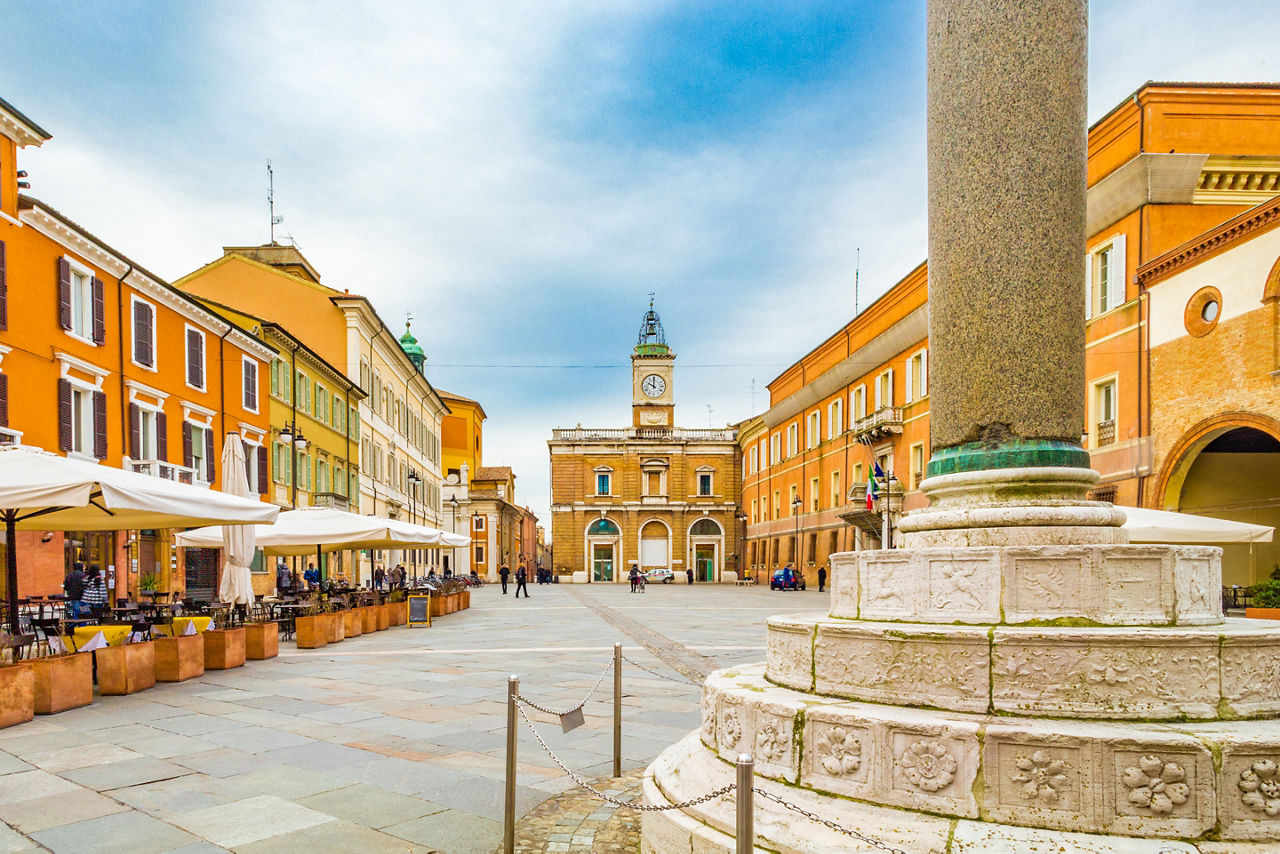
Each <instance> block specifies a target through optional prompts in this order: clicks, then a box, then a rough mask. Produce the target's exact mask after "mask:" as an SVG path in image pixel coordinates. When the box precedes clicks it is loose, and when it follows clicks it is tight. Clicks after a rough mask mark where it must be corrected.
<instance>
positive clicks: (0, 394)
mask: <svg viewBox="0 0 1280 854" xmlns="http://www.w3.org/2000/svg"><path fill="white" fill-rule="evenodd" d="M8 426H9V375H8V374H0V427H8Z"/></svg>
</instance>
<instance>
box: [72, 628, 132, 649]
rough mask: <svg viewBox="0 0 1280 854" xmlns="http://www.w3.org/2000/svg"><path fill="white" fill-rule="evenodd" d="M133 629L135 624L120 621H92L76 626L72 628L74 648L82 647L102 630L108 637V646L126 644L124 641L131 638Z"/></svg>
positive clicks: (105, 636)
mask: <svg viewBox="0 0 1280 854" xmlns="http://www.w3.org/2000/svg"><path fill="white" fill-rule="evenodd" d="M131 631H133V626H131V625H128V624H120V623H108V624H106V625H103V624H101V623H92V624H89V625H85V626H75V627H73V628H72V629H71V639H72V644H73V648H74V649H81V648H82V647H83V646H84V645H85V644H87V643H88V642H89V641H91V640H93V637H94V635H96V634H98V632H102V636H103V637H104V638H106V641H107V646H124V642H125V641H126V640H128V639H129V633H130V632H131Z"/></svg>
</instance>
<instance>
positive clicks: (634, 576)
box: [630, 563, 640, 593]
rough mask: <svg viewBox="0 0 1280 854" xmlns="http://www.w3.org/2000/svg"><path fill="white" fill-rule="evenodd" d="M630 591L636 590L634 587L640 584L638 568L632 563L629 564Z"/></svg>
mask: <svg viewBox="0 0 1280 854" xmlns="http://www.w3.org/2000/svg"><path fill="white" fill-rule="evenodd" d="M630 578H631V592H632V593H635V592H636V587H637V586H639V584H640V570H639V569H638V568H637V567H636V565H635V564H634V563H633V564H631V576H630Z"/></svg>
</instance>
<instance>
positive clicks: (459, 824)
mask: <svg viewBox="0 0 1280 854" xmlns="http://www.w3.org/2000/svg"><path fill="white" fill-rule="evenodd" d="M383 832H384V833H389V834H391V835H393V836H398V837H400V838H401V839H407V840H408V841H410V842H416V843H418V844H420V845H424V846H426V847H427V848H431V849H435V850H438V851H447V852H449V854H489V852H492V851H493V850H494V847H495V846H496V845H497V844H498V843H499V842H501V840H502V822H500V821H494V820H492V819H487V818H482V817H480V816H477V815H471V814H469V813H465V812H460V811H457V810H450V811H448V812H441V813H436V814H435V815H429V816H425V817H424V818H419V819H414V820H413V821H407V822H404V823H403V824H393V825H391V826H390V827H386V828H383Z"/></svg>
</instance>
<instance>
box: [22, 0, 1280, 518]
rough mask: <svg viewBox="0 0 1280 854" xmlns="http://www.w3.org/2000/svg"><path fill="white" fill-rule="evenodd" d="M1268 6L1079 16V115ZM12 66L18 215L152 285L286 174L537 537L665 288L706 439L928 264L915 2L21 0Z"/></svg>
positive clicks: (329, 279)
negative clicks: (576, 442)
mask: <svg viewBox="0 0 1280 854" xmlns="http://www.w3.org/2000/svg"><path fill="white" fill-rule="evenodd" d="M1272 2H1273V0H1213V2H1207V0H1094V2H1092V3H1091V4H1090V65H1089V73H1090V79H1089V118H1090V121H1093V120H1096V119H1097V118H1099V117H1101V116H1102V115H1104V114H1105V113H1106V112H1107V111H1109V110H1110V109H1111V108H1112V107H1114V106H1115V105H1116V104H1118V103H1120V102H1121V101H1123V100H1124V99H1125V98H1126V97H1127V96H1128V95H1130V94H1131V93H1132V92H1133V91H1135V90H1136V89H1137V88H1138V87H1139V86H1140V85H1141V84H1142V83H1143V82H1144V81H1147V80H1166V81H1258V80H1268V81H1275V80H1280V67H1278V62H1277V60H1276V58H1275V51H1274V41H1273V36H1272V33H1271V29H1272V28H1270V27H1268V26H1264V25H1263V24H1264V23H1266V22H1269V21H1271V20H1273V17H1274V8H1273V6H1272ZM0 57H4V62H3V63H0V97H3V98H4V99H5V100H8V101H9V102H10V103H12V104H13V105H14V106H16V107H17V108H18V109H19V110H21V111H23V112H24V113H26V114H27V115H28V116H29V117H30V118H31V119H32V120H33V121H35V122H37V123H38V124H40V125H41V126H43V127H44V128H45V129H46V130H48V131H49V132H50V133H52V134H53V139H52V140H51V141H49V142H47V143H46V144H45V145H44V147H43V148H41V149H28V150H26V151H24V152H23V153H22V155H21V161H20V168H24V169H26V170H27V171H28V172H29V173H30V178H29V179H28V180H30V181H31V190H30V193H31V194H32V195H34V196H36V197H38V198H40V199H42V200H44V201H46V202H48V203H49V204H51V205H52V206H54V207H55V208H57V209H58V210H61V211H62V212H63V213H65V214H67V215H68V216H70V217H71V218H72V219H73V220H75V221H77V222H79V223H80V224H82V225H84V226H85V227H86V228H88V229H89V230H90V231H92V232H93V233H95V234H96V235H97V236H99V237H100V238H102V239H103V240H104V241H106V242H107V243H108V244H110V245H112V246H115V247H116V248H118V249H119V250H120V251H122V252H124V253H126V254H127V255H129V256H130V257H131V258H133V259H134V260H135V261H137V262H138V263H140V264H142V265H143V266H145V267H147V268H148V269H149V270H151V271H153V272H155V273H157V274H159V275H161V276H164V277H167V278H169V279H170V280H173V279H177V278H179V277H181V276H182V275H184V274H186V273H188V272H190V271H192V270H194V269H196V268H197V267H199V266H201V265H203V264H205V263H208V262H209V261H212V260H214V259H216V258H217V257H219V256H220V255H221V247H222V246H230V245H245V244H254V243H263V242H266V241H267V240H268V239H269V236H270V231H269V217H268V210H267V201H266V195H267V174H266V162H267V160H268V159H270V160H271V161H272V164H273V169H274V174H275V202H276V213H277V214H278V215H281V216H283V218H284V221H283V223H282V224H281V225H280V226H277V235H276V236H277V239H278V240H282V241H289V240H291V241H293V242H295V243H296V245H297V246H298V247H299V248H300V249H301V250H302V252H303V253H304V254H305V255H306V257H307V258H308V260H310V262H311V263H312V265H313V266H314V267H316V268H317V269H318V270H319V271H320V273H321V276H322V278H323V280H324V281H325V283H326V284H328V285H330V286H332V287H335V288H339V289H349V290H350V291H351V292H353V293H360V294H364V295H365V296H368V297H369V298H370V299H372V301H373V303H374V305H375V306H376V308H377V310H378V312H379V314H380V315H381V316H382V318H383V320H384V321H385V322H386V323H387V325H388V326H390V327H391V328H392V329H393V330H394V331H397V332H399V331H400V330H402V329H403V325H404V320H405V317H406V314H407V313H412V316H413V329H414V333H415V335H417V337H418V339H419V341H420V343H421V345H422V346H423V347H424V349H425V350H426V352H427V357H428V362H427V376H428V379H430V381H431V382H432V383H433V384H434V385H436V386H437V387H439V388H442V389H446V390H448V391H451V392H454V393H457V394H461V395H465V396H467V397H472V398H475V399H477V400H479V401H480V402H481V403H482V404H483V406H484V408H485V411H486V413H487V414H488V421H487V422H486V424H485V427H484V430H485V438H484V442H485V445H484V463H485V464H486V465H510V466H512V467H513V468H514V470H515V473H516V475H517V483H516V500H517V502H518V503H520V504H526V505H528V506H529V507H530V508H531V509H533V510H534V512H536V513H537V514H538V516H539V519H540V522H541V523H542V524H544V525H545V526H546V527H547V530H548V531H550V524H549V509H548V508H549V503H550V499H549V468H550V466H549V457H548V453H547V444H546V442H547V439H549V438H550V435H551V430H552V429H553V428H555V427H573V426H575V425H576V424H582V425H584V426H595V427H615V426H627V425H629V424H630V420H631V412H630V394H631V385H630V363H629V358H628V357H629V355H630V350H631V347H632V346H633V345H634V344H635V340H636V335H637V333H638V331H639V327H640V321H641V318H642V316H643V314H644V312H645V310H646V309H647V308H648V300H649V294H650V292H652V293H653V294H654V303H655V307H656V308H657V310H658V312H659V314H660V315H661V317H662V321H663V324H664V326H665V329H666V333H667V339H668V341H669V343H670V344H671V345H672V347H673V349H674V350H675V352H676V353H677V354H678V359H677V361H676V375H675V384H674V385H675V396H676V402H677V408H676V419H677V423H679V424H680V425H682V426H686V427H706V426H717V427H719V426H724V425H726V424H730V423H734V422H737V421H740V420H742V419H744V418H747V417H749V416H750V415H753V414H756V413H759V412H761V411H763V410H764V409H766V408H768V405H769V397H768V392H767V390H766V388H765V386H766V385H767V384H768V383H769V382H770V381H771V380H772V379H773V378H774V377H776V376H777V375H778V374H779V373H781V372H782V371H783V370H784V369H785V368H786V367H787V366H788V365H790V364H791V363H792V362H794V361H795V360H796V359H798V358H799V357H801V356H802V355H804V354H805V353H806V352H807V351H808V350H809V349H811V348H812V347H814V346H815V345H817V344H818V343H819V342H820V341H821V340H823V339H824V338H825V337H826V336H827V335H829V334H830V333H832V332H834V331H835V330H836V329H838V328H839V327H841V326H842V325H843V324H844V323H846V322H847V321H848V320H849V319H850V318H851V317H853V316H854V314H855V311H856V310H857V309H858V308H865V307H866V306H867V305H869V304H870V303H871V302H872V301H873V300H874V299H875V298H876V297H877V296H879V295H880V294H882V293H883V292H884V291H885V290H887V289H888V288H889V287H890V286H892V285H893V284H894V283H895V282H896V281H898V280H899V279H900V278H901V277H902V276H904V275H906V274H907V272H909V271H910V270H911V269H912V268H913V267H915V266H916V265H917V264H918V263H919V262H920V261H922V260H923V259H924V257H925V247H926V221H925V201H926V181H925V177H926V175H925V173H926V164H925V155H924V140H925V120H924V108H925V40H924V2H923V0H856V2H855V0H828V2H818V0H814V2H806V1H805V0H787V1H786V2H780V1H779V0H729V2H711V0H708V2H694V1H693V0H686V2H679V3H677V2H667V0H637V1H636V2H631V0H579V2H564V0H538V2H530V3H522V2H512V0H504V2H487V0H465V2H464V0H454V2H443V1H442V0H438V2H420V3H405V2H352V0H344V2H327V1H326V0H311V1H310V2H307V3H296V2H282V0H254V2H230V0H218V2H203V3H199V2H184V3H174V2H169V0H153V2H142V0H139V1H138V2H123V0H102V2H94V3H84V2H80V0H6V2H5V3H4V5H3V6H0ZM855 271H856V276H855ZM855 278H856V280H857V283H858V287H857V302H856V305H855V287H854V283H855Z"/></svg>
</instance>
